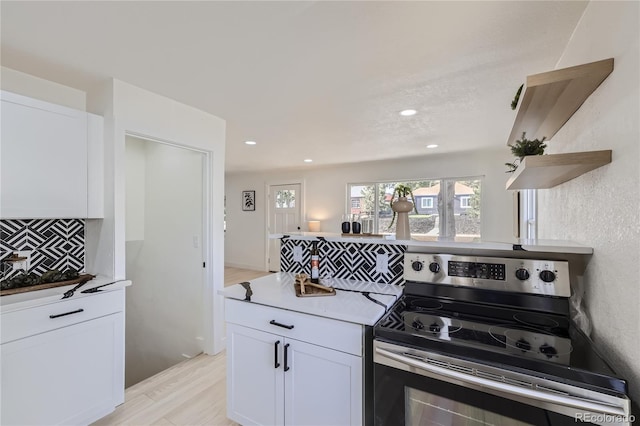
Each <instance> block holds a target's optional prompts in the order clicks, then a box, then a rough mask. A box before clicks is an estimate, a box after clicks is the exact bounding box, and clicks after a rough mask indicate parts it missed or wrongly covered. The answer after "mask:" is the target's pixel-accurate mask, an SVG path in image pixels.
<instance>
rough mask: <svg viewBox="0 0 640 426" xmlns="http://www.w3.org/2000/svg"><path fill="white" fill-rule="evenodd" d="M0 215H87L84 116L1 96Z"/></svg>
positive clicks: (67, 109)
mask: <svg viewBox="0 0 640 426" xmlns="http://www.w3.org/2000/svg"><path fill="white" fill-rule="evenodd" d="M1 113H2V129H1V139H0V145H1V146H0V149H1V152H2V155H1V159H0V185H1V187H0V194H2V195H1V199H0V217H2V218H5V219H6V218H83V217H87V113H86V112H83V111H77V110H73V109H71V108H66V107H62V106H58V105H53V104H49V103H47V102H42V101H38V100H35V99H30V98H27V97H24V96H19V95H15V94H12V93H7V92H2V110H1Z"/></svg>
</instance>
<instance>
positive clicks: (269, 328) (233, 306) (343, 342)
mask: <svg viewBox="0 0 640 426" xmlns="http://www.w3.org/2000/svg"><path fill="white" fill-rule="evenodd" d="M225 318H226V321H227V322H230V323H234V324H238V325H243V326H246V327H251V328H254V329H257V330H262V331H266V332H269V333H273V334H278V335H281V336H284V337H290V338H292V339H296V340H301V341H303V342H308V343H312V344H315V345H319V346H324V347H326V348H331V349H336V350H339V351H343V352H347V353H350V354H353V355H356V356H362V340H363V328H362V325H359V324H354V323H350V322H344V321H338V320H334V319H330V318H323V317H318V316H315V315H308V314H303V313H300V312H293V311H287V310H285V309H278V308H273V307H270V306H264V305H258V304H256V303H250V302H244V301H240V300H233V299H226V302H225ZM272 322H275V323H276V324H273V323H272ZM278 324H280V325H278ZM283 326H287V327H291V326H293V327H292V328H285V327H283Z"/></svg>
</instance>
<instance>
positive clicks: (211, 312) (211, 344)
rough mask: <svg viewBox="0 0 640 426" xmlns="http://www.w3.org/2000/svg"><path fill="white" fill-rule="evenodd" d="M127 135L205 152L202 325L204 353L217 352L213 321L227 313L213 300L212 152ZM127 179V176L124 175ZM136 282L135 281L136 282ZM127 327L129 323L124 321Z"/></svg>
mask: <svg viewBox="0 0 640 426" xmlns="http://www.w3.org/2000/svg"><path fill="white" fill-rule="evenodd" d="M124 133H125V137H126V136H130V137H133V138H137V139H142V140H145V141H149V142H153V143H160V144H163V145H168V146H172V147H175V148H181V149H187V150H189V151H193V152H197V153H199V154H203V156H202V235H201V236H200V245H201V247H200V248H201V250H202V260H203V262H205V267H203V268H202V284H203V294H202V296H203V301H204V306H203V309H202V315H203V317H202V319H201V320H202V321H203V327H202V331H203V334H204V336H201V337H202V338H203V340H204V341H203V345H202V346H203V350H204V352H205V353H209V354H214V353H215V352H214V351H215V336H214V330H213V324H214V323H215V321H224V316H223V314H222V313H220V314H219V315H215V313H216V310H215V309H214V306H213V304H214V301H213V296H212V295H213V294H216V293H217V292H218V290H220V289H217V288H214V287H215V283H214V279H213V264H214V263H213V261H214V259H213V251H212V249H211V247H212V241H211V239H212V233H211V226H212V219H211V213H212V197H211V183H212V181H213V174H212V171H213V165H212V159H213V153H212V152H210V151H204V150H202V149H198V148H194V147H192V146H189V145H183V144H180V143H176V142H173V141H169V140H166V139H162V138H158V137H155V136H148V135H145V134H142V133H138V132H134V131H130V130H126V131H125V132H124ZM125 179H126V177H125ZM133 285H135V283H134V284H133ZM125 328H126V324H125Z"/></svg>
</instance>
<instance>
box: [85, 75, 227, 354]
mask: <svg viewBox="0 0 640 426" xmlns="http://www.w3.org/2000/svg"><path fill="white" fill-rule="evenodd" d="M87 109H88V110H89V111H90V112H93V113H96V114H100V115H103V116H104V117H105V182H106V186H105V219H104V221H103V223H102V224H101V226H100V228H99V229H97V227H96V228H93V229H92V228H91V227H88V230H87V232H88V233H89V234H91V235H94V234H98V235H99V236H98V237H95V238H96V239H97V240H98V241H100V244H99V246H98V247H97V249H96V253H97V254H96V257H97V258H98V259H100V262H101V263H100V264H99V265H97V266H96V270H97V271H98V272H101V273H103V274H107V275H111V276H114V277H115V278H117V279H123V278H125V269H126V254H125V228H126V227H125V223H126V211H125V194H126V191H125V173H126V155H125V135H126V134H127V133H128V134H132V135H134V136H143V137H149V138H152V139H155V140H160V141H167V142H171V143H174V144H176V145H182V146H185V147H190V148H194V149H198V150H201V151H203V152H204V153H206V154H207V156H208V157H207V158H208V160H207V171H206V173H207V188H206V189H205V194H206V198H207V200H206V202H207V203H208V205H209V206H210V211H211V214H210V217H208V218H207V222H206V226H205V229H204V234H205V235H206V236H207V237H208V239H209V240H208V250H207V253H206V256H205V258H206V264H207V269H206V274H207V276H206V279H205V285H206V293H205V295H204V298H203V303H204V304H205V306H204V309H205V312H208V313H211V312H213V315H209V314H205V315H207V316H208V317H211V318H210V319H209V320H208V321H207V323H206V326H207V329H206V330H205V331H204V334H205V339H206V341H205V351H206V352H207V353H215V352H218V351H220V350H222V349H223V347H224V346H223V345H224V341H223V335H224V330H223V326H224V324H223V316H222V315H223V309H224V303H223V299H222V297H221V296H219V295H218V294H217V290H218V289H222V288H223V287H224V243H223V238H224V236H223V235H224V234H223V216H224V211H223V202H222V196H221V195H220V194H222V193H223V192H224V153H225V122H224V120H221V119H220V118H218V117H215V116H213V115H211V114H208V113H205V112H203V111H200V110H198V109H195V108H193V107H190V106H188V105H184V104H181V103H179V102H176V101H174V100H172V99H169V98H166V97H163V96H160V95H157V94H155V93H152V92H149V91H146V90H144V89H141V88H138V87H135V86H132V85H130V84H127V83H124V82H122V81H119V80H111V81H109V82H107V83H105V84H103V85H101V86H100V87H96V88H95V89H94V90H91V91H89V92H88V96H87ZM134 285H135V283H134ZM214 317H215V320H214Z"/></svg>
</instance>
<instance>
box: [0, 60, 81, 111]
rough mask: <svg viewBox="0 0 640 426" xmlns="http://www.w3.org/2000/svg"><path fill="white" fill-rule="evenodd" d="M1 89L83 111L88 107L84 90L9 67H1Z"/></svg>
mask: <svg viewBox="0 0 640 426" xmlns="http://www.w3.org/2000/svg"><path fill="white" fill-rule="evenodd" d="M0 88H2V90H6V91H8V92H13V93H18V94H20V95H24V96H29V97H31V98H34V99H40V100H42V101H46V102H51V103H54V104H58V105H64V106H67V107H69V108H75V109H79V110H81V111H85V110H86V107H87V94H86V93H85V92H83V91H82V90H78V89H74V88H71V87H68V86H63V85H62V84H58V83H54V82H53V81H48V80H44V79H42V78H39V77H35V76H33V75H30V74H25V73H23V72H20V71H17V70H14V69H11V68H7V67H0Z"/></svg>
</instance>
